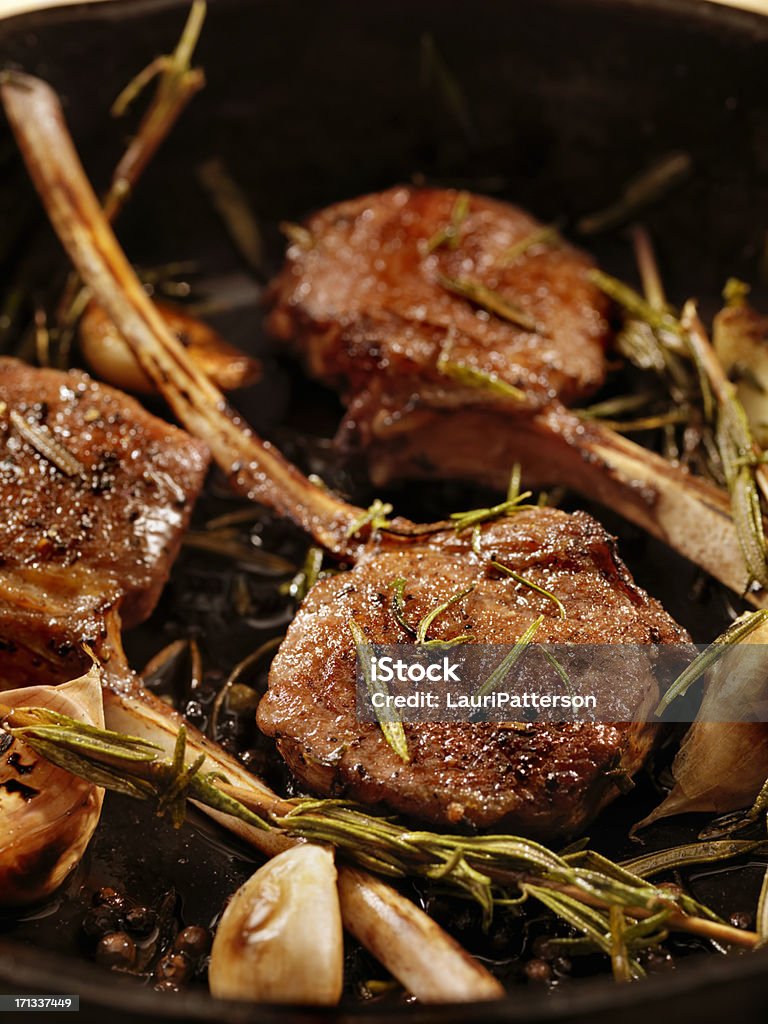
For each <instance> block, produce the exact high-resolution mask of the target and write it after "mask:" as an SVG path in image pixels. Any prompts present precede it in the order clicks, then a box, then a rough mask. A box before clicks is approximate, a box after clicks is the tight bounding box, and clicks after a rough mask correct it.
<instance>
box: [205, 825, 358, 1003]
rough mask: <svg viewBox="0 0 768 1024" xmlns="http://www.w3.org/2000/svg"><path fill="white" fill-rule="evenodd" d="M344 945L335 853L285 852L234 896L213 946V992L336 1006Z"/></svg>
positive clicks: (306, 847) (258, 999) (322, 850)
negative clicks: (334, 860)
mask: <svg viewBox="0 0 768 1024" xmlns="http://www.w3.org/2000/svg"><path fill="white" fill-rule="evenodd" d="M343 970H344V950H343V938H342V929H341V912H340V910H339V896H338V890H337V887H336V868H335V866H334V862H333V853H332V851H331V850H330V849H327V848H325V847H320V846H310V845H300V846H295V847H293V848H292V849H290V850H286V851H285V852H284V853H280V854H278V856H276V857H273V858H272V860H270V861H268V862H267V863H266V864H265V865H264V866H263V867H262V868H259V870H258V871H257V872H256V874H255V875H253V876H252V877H251V878H249V879H248V881H247V882H246V883H245V885H243V886H242V887H241V888H240V889H238V891H237V892H236V893H235V895H234V896H233V897H232V900H231V902H230V903H229V905H228V907H227V909H226V910H225V911H224V914H223V916H222V918H221V922H220V923H219V927H218V931H217V932H216V937H215V939H214V941H213V949H212V951H211V963H210V967H209V970H208V977H209V980H210V985H211V992H212V993H213V994H214V995H215V996H219V997H220V998H224V999H247V1000H250V1001H252V1002H265V1003H302V1004H307V1005H326V1006H330V1005H332V1004H334V1003H337V1002H338V1001H339V998H340V997H341V989H342V982H343Z"/></svg>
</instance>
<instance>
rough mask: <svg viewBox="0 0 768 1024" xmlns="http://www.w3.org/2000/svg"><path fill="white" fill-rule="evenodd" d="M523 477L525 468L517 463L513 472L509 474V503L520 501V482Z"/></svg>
mask: <svg viewBox="0 0 768 1024" xmlns="http://www.w3.org/2000/svg"><path fill="white" fill-rule="evenodd" d="M522 477H523V467H522V466H521V465H520V463H519V462H516V463H515V464H514V466H513V467H512V472H511V473H510V474H509V483H508V484H507V501H519V500H520V482H521V480H522Z"/></svg>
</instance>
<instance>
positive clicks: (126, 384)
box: [79, 302, 261, 395]
mask: <svg viewBox="0 0 768 1024" xmlns="http://www.w3.org/2000/svg"><path fill="white" fill-rule="evenodd" d="M155 305H156V309H157V311H158V312H159V313H160V315H161V316H162V318H163V319H164V320H165V322H166V324H167V326H168V327H170V329H171V330H172V331H173V332H174V334H176V335H177V336H178V337H179V338H180V339H181V341H182V342H183V344H184V346H185V347H186V349H187V351H188V352H189V355H190V357H191V358H192V359H193V360H194V361H195V362H196V363H197V365H198V366H199V367H200V369H201V370H202V371H203V373H205V374H206V375H207V376H208V377H210V378H211V380H212V381H214V383H215V384H217V385H218V387H220V388H221V389H222V390H223V391H234V390H235V388H243V387H247V386H248V385H250V384H254V383H255V382H256V381H257V380H259V378H260V376H261V365H260V363H259V362H258V360H256V359H252V358H251V357H250V356H248V355H246V354H245V353H244V352H241V351H240V349H238V348H235V347H234V345H230V344H229V342H227V341H224V339H223V338H222V337H221V335H220V334H218V333H217V332H216V331H214V330H213V328H211V327H209V326H208V325H207V324H204V323H203V322H202V321H201V320H195V319H194V318H193V317H190V316H187V315H186V314H185V313H182V312H181V311H180V310H178V309H176V308H174V307H173V306H168V305H166V304H164V303H161V302H158V303H156V304H155ZM79 339H80V351H81V352H82V354H83V358H84V359H85V361H86V363H87V364H88V366H89V367H90V368H91V370H93V372H94V373H95V374H96V375H97V376H98V377H99V378H100V379H101V380H104V381H106V382H107V383H108V384H112V385H114V386H115V387H117V388H122V389H123V390H124V391H134V392H137V393H138V394H142V395H152V394H155V392H156V388H155V385H154V384H153V383H152V381H151V380H150V379H149V377H147V375H146V374H145V373H144V371H143V370H142V369H141V367H140V366H139V364H138V363H137V362H136V358H135V357H134V355H133V353H132V352H131V350H130V348H129V347H128V345H127V344H126V343H125V341H124V340H123V337H122V335H121V334H120V332H119V331H118V330H117V328H116V327H115V325H114V324H113V323H112V321H111V320H110V318H109V317H108V316H107V314H106V312H105V311H104V309H103V308H102V307H101V306H99V305H97V304H96V303H95V302H91V303H89V305H88V306H87V308H86V310H85V312H84V313H83V315H82V317H81V319H80V325H79Z"/></svg>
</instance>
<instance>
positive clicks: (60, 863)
mask: <svg viewBox="0 0 768 1024" xmlns="http://www.w3.org/2000/svg"><path fill="white" fill-rule="evenodd" d="M0 705H2V706H3V708H4V709H14V708H22V707H40V708H50V710H52V711H57V712H59V713H60V714H64V715H69V716H70V717H71V718H76V719H78V720H79V721H81V722H87V723H88V724H89V725H96V726H99V727H101V728H103V726H104V710H103V705H102V697H101V679H100V676H99V672H98V670H97V669H96V668H95V667H94V668H92V669H91V671H90V672H88V673H87V675H84V676H82V677H81V678H80V679H73V680H72V681H71V682H69V683H64V684H63V685H61V686H28V687H24V688H23V689H19V690H8V691H6V692H4V693H0ZM3 714H4V718H3V719H0V726H2V724H3V721H4V720H6V719H8V718H9V717H10V712H8V711H7V710H4V711H3ZM103 799H104V790H103V789H100V788H99V787H98V786H94V785H93V784H92V783H90V782H85V781H83V780H81V779H78V778H75V777H74V776H73V775H70V773H69V772H66V771H64V770H63V769H61V768H57V767H56V766H55V765H53V764H51V763H50V762H49V761H46V760H45V758H43V757H41V756H40V755H39V754H36V753H35V752H34V751H33V750H32V749H31V748H30V747H28V746H27V745H26V744H25V743H24V742H23V740H21V739H19V738H13V737H11V736H10V734H9V733H7V732H5V731H4V730H3V729H2V728H0V905H3V904H4V905H20V904H26V903H34V902H36V901H37V900H41V899H44V898H45V897H46V896H49V895H50V894H51V893H52V892H54V890H56V889H57V888H58V887H59V886H60V885H61V883H62V882H63V881H64V879H65V878H66V877H67V875H68V874H69V872H70V871H71V870H72V868H74V867H75V865H76V864H77V863H78V862H79V861H80V859H81V857H82V856H83V853H84V852H85V848H86V846H87V845H88V843H89V841H90V839H91V836H92V835H93V833H94V831H95V829H96V826H97V825H98V823H99V816H100V814H101V805H102V801H103Z"/></svg>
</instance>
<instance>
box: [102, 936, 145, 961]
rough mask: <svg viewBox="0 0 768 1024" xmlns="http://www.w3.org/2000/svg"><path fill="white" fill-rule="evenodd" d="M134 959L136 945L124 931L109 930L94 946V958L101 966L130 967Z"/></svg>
mask: <svg viewBox="0 0 768 1024" xmlns="http://www.w3.org/2000/svg"><path fill="white" fill-rule="evenodd" d="M135 959H136V946H135V945H134V942H133V939H132V938H131V937H130V935H126V933H125V932H110V934H109V935H105V936H103V938H102V939H100V941H99V944H98V946H97V947H96V960H97V962H98V963H100V964H101V965H102V967H122V968H128V967H132V966H133V963H134V960H135Z"/></svg>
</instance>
